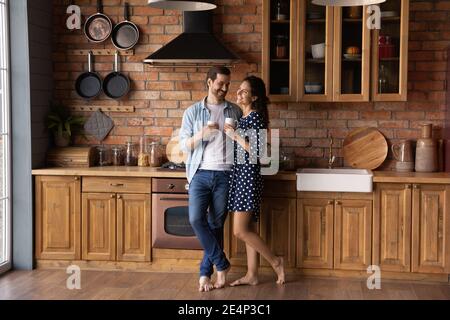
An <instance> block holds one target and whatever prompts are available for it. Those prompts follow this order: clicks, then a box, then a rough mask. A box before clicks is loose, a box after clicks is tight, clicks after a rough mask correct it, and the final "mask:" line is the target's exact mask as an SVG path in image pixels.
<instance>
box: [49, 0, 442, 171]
mask: <svg viewBox="0 0 450 320" xmlns="http://www.w3.org/2000/svg"><path fill="white" fill-rule="evenodd" d="M53 2H54V15H55V17H56V18H55V19H54V38H53V41H54V44H53V50H54V53H53V61H54V66H53V67H54V80H55V94H54V95H55V97H54V98H55V99H56V100H62V101H63V102H64V103H66V104H83V101H81V100H79V99H78V98H77V95H76V93H75V91H74V89H73V88H74V82H75V79H76V78H77V76H78V75H79V74H80V73H81V72H82V71H83V70H85V69H86V68H87V66H86V65H87V64H86V62H85V61H86V57H83V56H68V55H67V54H66V51H67V49H78V48H81V49H86V48H110V47H111V48H112V45H111V44H110V42H109V41H107V42H105V43H103V44H92V43H88V41H87V40H86V38H85V37H84V35H83V34H82V32H81V31H69V30H67V29H65V19H66V15H65V8H66V5H67V4H68V1H63V0H53ZM103 2H104V13H105V14H107V15H108V16H110V17H111V19H112V20H113V22H118V21H121V20H122V11H123V10H122V7H121V5H122V4H123V2H124V0H104V1H103ZM128 2H129V3H130V5H131V6H132V18H131V20H132V21H133V22H135V23H136V24H137V25H138V26H139V28H140V30H141V39H140V42H139V44H138V45H137V46H136V47H135V55H134V56H130V57H127V58H126V61H124V60H123V62H122V70H123V71H124V72H125V73H127V74H128V75H129V77H130V78H131V80H132V91H131V93H130V94H129V96H128V97H127V98H126V99H124V100H122V101H120V102H117V101H114V100H110V99H107V98H106V97H105V96H104V95H102V96H100V98H98V99H96V100H95V101H93V102H92V103H93V104H95V105H98V104H101V105H116V104H122V105H134V106H135V107H136V111H135V112H134V113H111V114H110V116H111V117H112V118H113V119H114V122H115V128H114V129H113V131H112V132H111V134H110V135H109V136H108V138H107V139H106V140H105V141H104V143H106V144H122V143H124V142H125V141H126V140H127V139H128V138H129V137H130V136H131V137H133V141H138V137H139V136H140V135H142V134H147V135H150V136H151V137H152V138H153V139H154V140H159V141H161V142H162V143H167V141H168V139H169V138H170V136H171V134H172V133H173V131H174V130H175V129H176V128H178V127H179V126H180V123H181V116H182V114H183V110H184V109H185V108H186V107H188V106H189V105H191V104H192V103H193V102H195V101H197V100H199V99H200V98H202V97H203V96H204V95H205V92H206V90H205V87H204V77H205V72H206V70H207V68H167V67H166V68H153V67H149V66H148V65H144V64H142V63H141V61H142V60H143V59H144V58H145V57H147V56H148V55H149V54H150V53H151V52H154V51H155V50H157V49H158V48H160V47H161V46H162V45H164V44H165V43H167V42H168V41H170V40H171V39H173V38H174V37H175V36H176V35H178V34H179V33H180V32H181V28H182V27H181V23H182V21H181V20H182V16H181V15H180V12H179V11H162V10H159V9H153V8H150V7H148V6H147V0H129V1H128ZM75 3H76V4H78V5H80V6H81V8H82V14H83V15H84V16H85V17H86V16H89V15H90V14H93V13H95V12H96V7H95V3H96V1H95V0H77V1H75ZM218 3H219V7H218V8H217V9H216V10H215V11H214V13H215V14H214V29H215V32H216V33H217V35H218V36H219V38H221V39H222V40H223V42H224V43H225V44H226V45H227V46H228V47H229V48H230V49H231V50H233V51H234V52H236V53H237V54H239V55H240V57H241V58H242V59H243V60H244V61H246V63H244V64H239V65H237V66H236V67H235V68H234V70H233V74H232V80H233V82H232V86H231V90H230V93H229V95H228V98H229V99H230V100H234V97H235V90H236V88H237V87H238V85H239V81H240V79H242V78H244V77H245V76H246V75H247V74H256V75H260V72H261V62H260V61H261V40H262V35H261V28H262V25H261V19H262V18H261V11H262V5H261V3H262V0H219V1H218ZM410 7H411V8H410V10H411V12H410V40H409V75H408V77H409V78H408V79H409V81H408V102H390V103H276V104H272V105H271V107H270V108H271V112H270V113H271V123H272V127H274V128H280V129H281V136H282V141H281V143H282V146H283V149H284V150H285V151H286V152H288V153H293V154H295V155H296V161H297V165H301V166H310V165H314V166H325V165H326V161H327V160H326V159H325V158H324V157H326V156H327V147H328V140H327V136H328V135H329V134H330V133H331V134H332V135H333V136H334V137H335V138H336V139H335V146H336V149H335V154H336V155H337V156H339V158H338V161H337V163H338V165H342V164H343V160H342V153H341V148H340V147H341V146H342V141H343V138H344V137H345V135H346V134H347V133H348V132H349V131H350V130H352V129H353V128H355V127H360V126H374V127H378V128H379V129H380V130H381V131H382V132H383V134H384V135H385V136H386V138H388V140H389V142H390V143H392V142H395V141H396V140H399V139H405V138H408V139H417V138H418V137H419V136H420V123H422V122H424V121H425V120H426V121H430V122H432V123H433V124H434V125H435V137H441V136H442V134H443V133H442V132H443V130H442V128H443V126H444V122H445V111H446V76H447V73H446V70H447V48H448V47H449V46H450V1H430V0H429V1H414V0H411V5H410ZM112 61H113V59H112V57H107V56H102V57H96V64H95V68H96V70H97V71H98V72H99V73H100V74H101V75H102V76H106V74H107V73H108V72H110V70H112V68H113V64H112ZM77 142H78V143H85V144H86V143H88V144H98V143H99V142H98V141H95V140H93V139H90V140H89V141H87V142H86V141H83V140H81V139H78V141H77Z"/></svg>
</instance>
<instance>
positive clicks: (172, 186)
mask: <svg viewBox="0 0 450 320" xmlns="http://www.w3.org/2000/svg"><path fill="white" fill-rule="evenodd" d="M173 188H175V185H174V184H173V183H171V184H169V185H168V186H167V189H169V190H172V189H173Z"/></svg>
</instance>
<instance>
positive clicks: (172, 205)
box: [152, 178, 202, 249]
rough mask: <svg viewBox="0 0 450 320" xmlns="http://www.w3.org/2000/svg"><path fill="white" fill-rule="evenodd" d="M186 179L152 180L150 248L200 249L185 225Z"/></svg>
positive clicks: (187, 212)
mask: <svg viewBox="0 0 450 320" xmlns="http://www.w3.org/2000/svg"><path fill="white" fill-rule="evenodd" d="M188 190H189V184H188V182H187V180H186V179H175V178H153V180H152V247H154V248H166V249H202V247H201V245H200V242H199V240H198V239H197V237H196V236H195V233H194V230H193V229H192V227H191V224H190V223H189V196H188Z"/></svg>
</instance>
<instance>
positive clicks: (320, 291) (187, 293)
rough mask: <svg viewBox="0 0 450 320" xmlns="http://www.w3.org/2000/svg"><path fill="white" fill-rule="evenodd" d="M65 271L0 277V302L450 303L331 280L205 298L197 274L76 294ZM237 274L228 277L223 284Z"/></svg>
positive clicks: (98, 285) (400, 287)
mask: <svg viewBox="0 0 450 320" xmlns="http://www.w3.org/2000/svg"><path fill="white" fill-rule="evenodd" d="M68 276H69V275H68V274H66V273H65V270H34V271H11V272H8V273H6V274H4V275H2V276H0V299H27V300H28V299H82V300H85V299H114V300H115V299H148V300H151V299H158V300H169V299H177V300H185V299H189V300H203V299H220V300H227V299H230V300H231V299H232V300H254V299H258V300H259V299H260V300H266V299H271V300H278V299H283V300H298V299H301V300H310V299H314V300H315V299H327V300H328V299H344V300H352V299H357V300H372V299H388V300H389V299H433V300H437V299H439V300H450V286H449V285H447V284H442V283H439V284H438V283H418V282H405V281H394V280H390V281H388V280H385V281H382V283H381V289H379V290H369V289H367V287H366V282H365V281H361V280H354V279H335V278H311V277H310V278H307V277H296V278H288V283H286V284H285V285H283V286H278V285H276V284H275V283H274V280H275V277H274V276H269V275H264V276H262V277H261V283H260V284H259V285H257V286H253V287H249V286H242V287H228V286H227V287H226V288H224V289H221V290H213V291H211V292H207V293H200V292H198V291H197V274H189V273H148V272H123V271H85V270H82V272H81V289H80V290H68V289H67V288H66V280H67V278H68ZM238 276H239V275H238V274H229V277H228V278H229V280H230V281H232V280H234V279H236V278H237V277H238Z"/></svg>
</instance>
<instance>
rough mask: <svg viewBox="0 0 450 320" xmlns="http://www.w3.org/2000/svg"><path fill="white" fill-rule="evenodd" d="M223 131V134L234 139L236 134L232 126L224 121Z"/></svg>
mask: <svg viewBox="0 0 450 320" xmlns="http://www.w3.org/2000/svg"><path fill="white" fill-rule="evenodd" d="M223 131H225V134H226V135H227V136H229V137H230V138H231V139H232V140H236V134H235V130H234V127H233V126H231V125H229V124H228V123H225V124H224V125H223Z"/></svg>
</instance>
